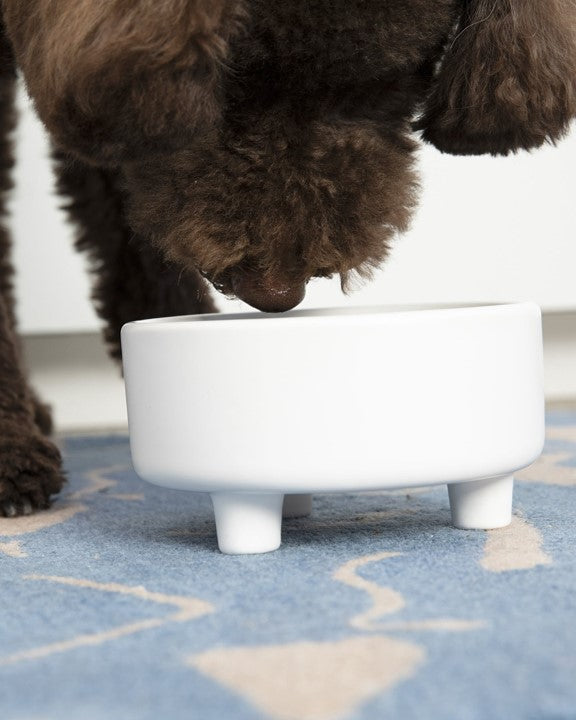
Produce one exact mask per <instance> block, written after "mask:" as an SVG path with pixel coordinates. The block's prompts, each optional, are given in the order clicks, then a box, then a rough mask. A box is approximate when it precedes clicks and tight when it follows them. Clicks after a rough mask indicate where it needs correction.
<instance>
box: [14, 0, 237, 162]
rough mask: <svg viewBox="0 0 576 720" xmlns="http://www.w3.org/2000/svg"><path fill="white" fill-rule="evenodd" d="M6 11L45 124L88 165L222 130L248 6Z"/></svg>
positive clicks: (186, 3)
mask: <svg viewBox="0 0 576 720" xmlns="http://www.w3.org/2000/svg"><path fill="white" fill-rule="evenodd" d="M3 10H4V19H5V23H6V27H7V29H8V32H9V35H10V38H11V40H12V43H13V45H14V48H15V50H16V58H17V61H18V64H19V66H20V68H21V69H22V71H23V73H24V75H25V77H26V81H27V84H28V90H29V92H30V94H31V96H32V97H33V98H34V101H35V106H36V110H37V111H38V114H39V116H40V118H41V119H42V120H43V122H44V123H45V124H46V127H47V128H48V130H49V131H50V132H51V134H52V136H53V138H54V139H55V140H56V141H57V142H58V143H59V144H61V145H63V146H65V147H67V148H68V149H70V150H72V151H74V152H75V153H78V154H80V155H82V156H84V157H86V158H88V159H89V160H90V161H95V162H98V163H108V162H109V163H111V164H113V165H116V164H117V163H118V161H119V160H121V159H124V158H127V157H130V156H131V155H133V154H134V153H137V154H142V153H147V154H148V153H157V152H161V151H163V150H165V149H167V148H171V147H174V146H176V147H178V146H181V145H183V144H186V143H188V142H190V141H191V140H193V139H194V138H195V137H196V135H197V134H198V132H202V130H203V129H204V128H206V127H213V125H214V124H215V123H217V122H218V119H219V116H220V112H221V98H220V77H221V75H222V72H223V69H224V67H225V63H226V57H227V46H228V42H229V40H230V38H231V37H233V36H234V35H235V34H236V33H238V32H239V30H240V28H241V20H242V17H243V8H242V0H193V2H190V0H162V2H148V1H145V0H140V1H139V2H134V1H133V0H107V1H106V2H94V0H73V1H71V0H31V1H30V2H28V1H27V2H22V1H21V0H4V3H3ZM151 98H153V100H152V101H151Z"/></svg>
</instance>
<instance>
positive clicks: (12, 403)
mask: <svg viewBox="0 0 576 720" xmlns="http://www.w3.org/2000/svg"><path fill="white" fill-rule="evenodd" d="M15 79H16V73H15V70H14V66H13V64H12V58H11V53H10V48H9V46H8V43H7V42H6V41H5V39H4V33H3V28H2V26H1V25H0V218H1V217H2V216H3V215H4V214H5V200H6V195H7V192H8V191H9V189H10V187H11V181H10V170H11V167H12V164H13V159H12V152H11V143H10V135H11V132H12V129H13V127H14V84H15ZM15 326H16V322H15V316H14V298H13V293H12V266H11V263H10V241H9V236H8V232H7V230H6V228H5V227H4V226H2V225H0V516H3V515H7V516H15V515H21V514H28V513H30V512H32V511H33V510H35V509H38V508H43V507H47V506H48V504H49V502H50V496H51V495H52V494H53V493H56V492H58V491H59V490H60V488H61V486H62V483H63V481H64V479H63V475H62V472H61V462H60V453H59V452H58V450H57V448H56V447H55V446H54V445H53V444H52V443H51V442H50V441H49V440H48V439H47V438H46V437H44V435H43V431H44V430H49V426H50V417H49V413H48V412H47V410H46V409H45V406H42V404H41V403H40V401H38V400H37V399H36V397H35V396H34V394H33V392H32V391H31V390H30V388H29V387H28V384H27V381H26V374H25V372H24V370H23V368H22V362H21V352H20V346H19V342H18V338H17V336H16V329H15Z"/></svg>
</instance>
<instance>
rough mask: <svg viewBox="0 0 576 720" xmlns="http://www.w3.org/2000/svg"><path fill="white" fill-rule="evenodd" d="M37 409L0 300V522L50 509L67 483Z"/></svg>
mask: <svg viewBox="0 0 576 720" xmlns="http://www.w3.org/2000/svg"><path fill="white" fill-rule="evenodd" d="M36 409H37V403H36V402H35V401H34V398H33V394H32V392H31V391H30V389H29V387H28V385H27V382H26V377H25V375H24V372H23V370H22V368H21V365H20V358H19V352H18V349H17V340H16V337H15V334H14V332H13V330H12V327H11V322H10V318H9V313H8V309H7V307H6V302H5V299H4V297H2V296H1V295H0V516H2V515H5V516H8V517H12V516H15V515H22V514H29V513H31V512H33V511H34V510H38V509H41V508H46V507H48V505H49V504H50V496H51V495H53V494H55V493H57V492H59V490H60V489H61V488H62V485H63V483H64V476H63V473H62V470H61V459H60V453H59V451H58V449H57V448H56V446H55V445H54V444H53V443H52V442H51V441H50V440H49V439H48V438H47V437H46V436H45V435H44V434H43V432H42V429H41V428H40V426H39V425H38V424H37V421H36V419H37V412H36Z"/></svg>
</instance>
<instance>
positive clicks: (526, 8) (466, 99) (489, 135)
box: [415, 0, 576, 155]
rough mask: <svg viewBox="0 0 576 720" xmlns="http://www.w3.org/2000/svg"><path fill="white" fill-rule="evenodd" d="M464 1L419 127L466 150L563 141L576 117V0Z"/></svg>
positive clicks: (451, 147)
mask: <svg viewBox="0 0 576 720" xmlns="http://www.w3.org/2000/svg"><path fill="white" fill-rule="evenodd" d="M462 3H463V9H462V15H461V18H460V22H459V24H458V26H457V27H456V28H455V31H454V35H453V37H452V38H451V39H450V40H449V41H448V43H447V46H446V49H445V53H444V57H443V59H442V61H441V64H440V67H439V68H438V71H437V74H436V77H435V78H434V80H433V84H432V87H431V92H430V95H429V97H428V98H427V100H426V103H425V106H424V108H423V113H422V116H421V117H420V119H419V120H418V121H417V123H416V124H415V127H416V129H419V130H422V131H423V134H422V136H423V138H424V139H425V140H427V141H429V142H431V143H432V144H434V145H435V146H436V147H437V148H439V149H440V150H442V151H444V152H450V153H454V154H462V155H477V154H481V153H491V154H504V155H505V154H507V153H509V152H514V151H516V150H520V149H530V148H534V147H539V146H540V145H542V144H543V143H544V142H546V141H551V142H554V141H555V140H557V139H559V138H561V137H562V136H563V135H564V133H565V132H566V131H567V129H568V125H569V123H570V121H571V119H572V118H574V117H575V116H576V2H575V1H574V0H462Z"/></svg>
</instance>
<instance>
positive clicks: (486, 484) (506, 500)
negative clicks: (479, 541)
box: [448, 475, 514, 530]
mask: <svg viewBox="0 0 576 720" xmlns="http://www.w3.org/2000/svg"><path fill="white" fill-rule="evenodd" d="M513 487H514V478H513V477H512V475H502V476H500V477H495V478H490V479H489V480H473V481H472V482H462V483H454V484H451V485H448V497H449V498H450V510H451V512H452V524H453V525H455V527H457V528H461V529H462V530H492V529H494V528H500V527H505V526H506V525H509V524H510V522H511V520H512V491H513Z"/></svg>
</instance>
